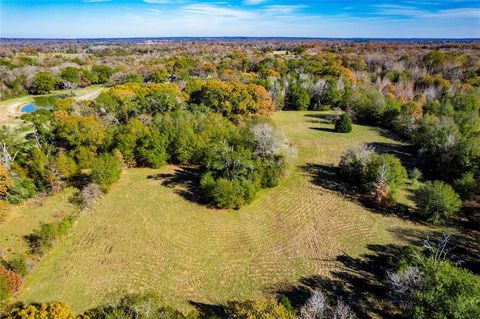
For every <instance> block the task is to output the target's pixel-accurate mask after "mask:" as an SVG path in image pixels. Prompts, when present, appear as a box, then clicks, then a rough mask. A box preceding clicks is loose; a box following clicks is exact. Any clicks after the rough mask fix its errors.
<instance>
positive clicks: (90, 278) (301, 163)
mask: <svg viewBox="0 0 480 319" xmlns="http://www.w3.org/2000/svg"><path fill="white" fill-rule="evenodd" d="M319 116H320V117H319ZM273 119H274V121H275V123H276V124H277V125H278V126H279V127H280V128H281V129H282V130H283V131H284V132H285V134H286V136H287V138H288V139H289V142H290V143H291V144H292V146H293V147H295V148H296V149H297V155H296V157H295V158H294V159H293V160H292V161H291V168H290V169H289V172H288V175H287V176H286V177H285V179H284V180H283V181H282V182H281V184H280V185H279V186H278V187H277V188H275V189H272V190H266V191H262V192H261V193H260V194H259V195H258V199H257V200H255V201H254V203H252V204H251V205H249V206H247V207H245V208H242V209H241V210H239V211H222V210H214V209H209V208H207V207H205V206H202V205H200V204H198V203H197V202H196V200H195V199H196V197H195V195H194V194H191V193H189V189H188V188H186V187H184V185H183V183H184V182H187V181H183V180H182V178H181V177H182V176H187V174H185V172H183V171H182V170H181V169H179V168H177V167H174V166H169V167H166V168H163V169H160V170H150V169H132V170H129V171H127V172H125V173H124V175H123V177H122V179H121V180H120V182H118V183H117V184H116V185H114V187H113V189H112V190H111V192H110V193H109V194H108V195H107V196H105V198H103V199H102V200H101V201H100V202H99V203H98V204H97V205H96V207H95V209H94V210H92V211H90V212H88V213H86V214H85V215H83V216H82V217H81V218H80V219H79V220H78V222H77V223H76V225H75V226H74V227H73V229H72V230H71V232H70V235H69V237H68V238H66V239H65V240H64V241H62V242H61V243H59V244H58V245H57V246H56V248H55V249H54V250H53V251H52V252H51V253H50V254H49V255H48V256H47V257H46V258H45V259H44V260H43V261H42V262H41V263H40V264H39V266H38V268H37V269H36V270H35V272H34V273H33V274H32V275H31V276H30V277H29V278H28V279H27V281H26V285H25V290H24V292H23V293H22V295H21V296H20V297H19V299H20V300H22V301H26V302H42V301H48V300H64V301H66V302H68V303H69V304H71V305H72V306H73V308H74V309H75V310H76V311H82V310H85V309H87V308H90V307H93V306H96V305H100V304H102V303H104V302H106V301H108V300H111V299H114V298H117V297H119V296H122V295H125V294H129V293H140V292H148V291H154V292H156V293H157V294H159V295H160V297H162V298H163V299H164V300H165V302H166V303H169V304H171V305H173V306H176V307H179V308H181V309H186V308H189V307H190V306H189V302H190V301H194V302H202V303H209V304H217V303H223V302H226V301H229V300H232V299H247V298H259V297H262V296H265V295H267V294H268V293H270V292H273V291H275V289H276V288H278V287H279V286H280V285H283V284H286V283H295V282H297V281H298V280H299V279H300V278H301V277H302V276H310V275H321V276H328V275H329V274H330V271H332V270H335V269H338V267H339V264H337V262H336V257H337V256H338V255H341V254H348V255H351V256H358V255H359V254H361V253H363V252H365V251H366V246H367V244H370V243H375V244H385V243H390V242H394V241H395V239H394V237H395V236H394V234H393V233H392V230H393V229H399V228H413V227H415V226H414V225H412V224H411V223H408V222H406V221H403V220H401V219H398V218H396V217H385V216H382V215H380V214H376V213H372V212H370V211H368V210H366V209H365V208H363V207H362V206H359V205H358V204H356V203H353V202H351V201H349V200H347V199H346V198H345V197H343V196H342V195H341V194H339V193H337V192H335V191H332V190H327V189H325V188H322V187H321V186H319V185H318V184H316V183H314V182H313V180H314V179H315V176H312V171H311V170H309V169H307V168H308V167H315V165H320V166H322V167H329V165H333V164H336V163H337V162H338V160H339V157H340V155H341V153H342V152H343V151H344V150H345V149H347V148H349V147H351V146H353V145H356V144H358V143H362V142H364V143H373V142H382V143H392V144H395V143H397V142H395V141H393V140H391V139H390V138H388V137H385V134H382V132H380V131H379V130H377V129H374V128H370V127H365V126H354V129H353V133H351V134H338V133H334V132H331V130H330V129H329V128H330V127H331V125H328V124H326V123H325V122H326V121H325V119H323V118H322V116H321V114H320V113H305V112H278V113H276V114H275V115H274V117H273ZM172 180H175V181H176V183H166V184H165V183H164V182H165V181H172ZM167 185H168V186H167Z"/></svg>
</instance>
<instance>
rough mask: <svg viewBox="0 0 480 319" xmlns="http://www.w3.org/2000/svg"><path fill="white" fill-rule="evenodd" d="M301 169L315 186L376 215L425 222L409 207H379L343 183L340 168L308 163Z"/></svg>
mask: <svg viewBox="0 0 480 319" xmlns="http://www.w3.org/2000/svg"><path fill="white" fill-rule="evenodd" d="M300 168H301V169H302V170H303V171H304V172H305V173H306V174H308V175H309V177H310V181H311V182H312V183H313V184H315V185H318V186H320V187H323V188H325V189H328V190H331V191H334V192H337V193H339V194H340V195H342V196H344V197H346V198H347V199H349V200H351V201H353V202H356V203H358V204H360V205H362V206H363V207H365V208H367V209H368V210H370V211H372V212H374V213H378V214H382V215H395V216H397V217H400V218H402V219H409V220H413V221H416V222H423V221H422V220H421V219H420V218H419V217H418V216H417V215H416V214H414V213H413V211H412V210H411V208H410V207H408V206H407V205H404V204H401V203H394V204H392V205H390V206H388V207H383V206H378V205H377V204H375V203H374V202H373V201H372V200H370V198H369V197H368V196H366V195H364V194H363V192H362V190H361V189H360V188H359V187H357V186H355V185H353V184H350V183H347V182H345V181H343V180H342V178H341V177H339V176H338V168H337V167H335V166H327V165H321V164H312V163H307V164H305V165H303V166H301V167H300Z"/></svg>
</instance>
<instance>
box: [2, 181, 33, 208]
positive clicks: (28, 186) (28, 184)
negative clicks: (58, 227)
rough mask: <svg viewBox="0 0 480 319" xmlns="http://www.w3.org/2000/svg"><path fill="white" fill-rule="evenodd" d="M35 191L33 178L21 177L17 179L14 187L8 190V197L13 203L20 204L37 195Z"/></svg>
mask: <svg viewBox="0 0 480 319" xmlns="http://www.w3.org/2000/svg"><path fill="white" fill-rule="evenodd" d="M35 193H36V191H35V185H34V184H33V182H32V181H31V180H29V179H27V178H19V179H16V180H15V183H14V185H13V187H12V188H10V189H9V190H8V194H7V199H8V201H9V202H10V203H12V204H20V203H23V202H24V201H26V200H27V199H30V198H32V197H33V196H35Z"/></svg>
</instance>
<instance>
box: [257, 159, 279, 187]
mask: <svg viewBox="0 0 480 319" xmlns="http://www.w3.org/2000/svg"><path fill="white" fill-rule="evenodd" d="M255 171H256V174H257V176H258V178H259V180H260V186H261V187H262V188H271V187H275V186H277V185H278V182H279V181H280V177H282V176H283V174H284V172H285V158H284V157H283V156H271V157H268V158H265V159H262V160H260V159H258V160H257V161H256V163H255Z"/></svg>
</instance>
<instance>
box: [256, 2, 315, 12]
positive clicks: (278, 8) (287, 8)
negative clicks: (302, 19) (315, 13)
mask: <svg viewBox="0 0 480 319" xmlns="http://www.w3.org/2000/svg"><path fill="white" fill-rule="evenodd" d="M303 8H306V6H305V5H303V4H297V5H277V4H276V5H270V6H265V7H264V9H263V12H265V13H268V14H291V13H294V12H295V11H298V10H299V9H303Z"/></svg>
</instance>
